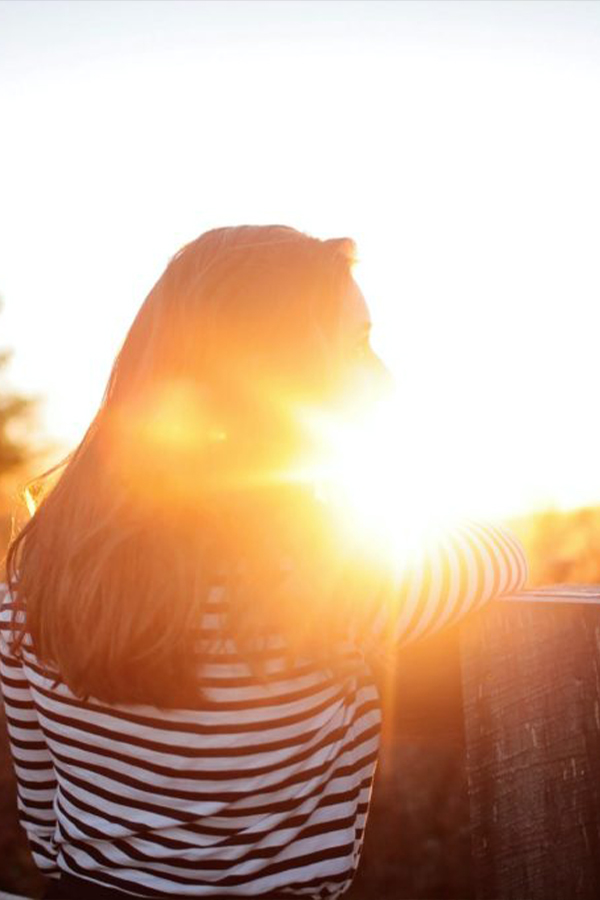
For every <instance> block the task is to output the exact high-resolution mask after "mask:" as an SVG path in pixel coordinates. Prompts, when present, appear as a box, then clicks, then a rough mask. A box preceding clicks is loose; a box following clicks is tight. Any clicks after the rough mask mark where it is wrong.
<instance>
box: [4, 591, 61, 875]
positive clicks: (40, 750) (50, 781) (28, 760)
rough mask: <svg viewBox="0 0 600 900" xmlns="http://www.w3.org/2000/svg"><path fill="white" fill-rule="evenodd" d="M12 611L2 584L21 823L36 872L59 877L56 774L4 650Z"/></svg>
mask: <svg viewBox="0 0 600 900" xmlns="http://www.w3.org/2000/svg"><path fill="white" fill-rule="evenodd" d="M11 611H12V604H11V601H10V595H9V594H8V590H7V587H6V585H5V584H1V583H0V688H1V693H2V696H3V698H4V708H5V713H6V724H7V729H8V740H9V746H10V750H11V755H12V760H13V765H14V769H15V775H16V778H17V805H18V810H19V820H20V822H21V825H22V826H23V828H24V829H25V833H26V834H27V839H28V841H29V846H30V849H31V853H32V856H33V859H34V862H35V864H36V865H37V867H38V869H40V871H41V872H42V873H43V874H44V875H48V876H50V877H58V876H59V875H60V870H59V868H58V866H57V864H56V854H57V847H56V844H55V843H54V839H53V838H54V829H55V825H56V816H55V813H54V796H55V793H56V773H55V771H54V766H53V764H52V759H51V756H50V752H49V750H48V746H47V744H46V740H45V738H44V735H43V733H42V730H41V728H40V725H39V721H38V717H37V713H36V711H35V706H34V702H33V696H32V693H31V688H30V687H29V682H28V681H27V677H26V675H25V672H24V670H23V666H22V663H21V660H20V659H19V658H18V657H15V656H13V654H11V652H10V650H9V647H8V643H7V637H8V634H9V632H10V630H11V625H10V619H11Z"/></svg>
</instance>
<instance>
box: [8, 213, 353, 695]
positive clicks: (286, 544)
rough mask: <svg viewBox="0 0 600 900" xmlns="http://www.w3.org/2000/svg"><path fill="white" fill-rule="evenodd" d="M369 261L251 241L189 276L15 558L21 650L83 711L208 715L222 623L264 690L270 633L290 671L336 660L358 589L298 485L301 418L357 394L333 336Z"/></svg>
mask: <svg viewBox="0 0 600 900" xmlns="http://www.w3.org/2000/svg"><path fill="white" fill-rule="evenodd" d="M354 252H355V247H354V243H353V242H352V241H351V240H350V239H348V238H341V239H334V240H325V241H322V240H319V239H317V238H313V237H310V236H308V235H306V234H304V233H301V232H298V231H296V230H294V229H292V228H288V227H285V226H279V225H276V226H240V227H233V228H217V229H214V230H212V231H208V232H206V233H205V234H203V235H201V236H200V237H199V238H198V239H197V240H195V241H192V242H191V243H189V244H187V245H186V246H184V247H183V248H182V249H181V250H180V251H179V252H178V253H177V254H176V255H175V256H174V257H173V258H172V259H171V261H170V263H169V265H168V266H167V268H166V270H165V271H164V273H163V275H162V276H161V277H160V278H159V280H158V282H157V283H156V284H155V286H154V287H153V288H152V290H151V291H150V293H149V294H148V296H147V297H146V299H145V301H144V303H143V304H142V306H141V308H140V310H139V312H138V314H137V316H136V317H135V319H134V321H133V324H132V325H131V327H130V329H129V332H128V334H127V336H126V338H125V341H124V343H123V345H122V347H121V350H120V352H119V353H118V355H117V357H116V359H115V361H114V364H113V367H112V370H111V374H110V378H109V381H108V384H107V387H106V390H105V393H104V396H103V399H102V402H101V404H100V408H99V409H98V412H97V414H96V415H95V417H94V419H93V421H92V423H91V425H90V426H89V428H88V430H87V432H86V434H85V436H84V437H83V439H82V441H81V442H80V444H79V445H78V446H77V448H76V449H75V450H74V451H73V452H72V453H71V454H69V455H68V456H67V457H66V459H65V460H63V461H62V463H60V464H59V466H58V467H54V468H53V469H50V470H48V471H47V472H45V473H43V474H42V475H41V476H40V477H39V478H38V479H36V486H37V490H38V492H39V495H40V497H41V500H40V502H39V504H38V506H37V508H36V510H35V513H34V514H33V516H32V517H31V518H30V519H29V521H28V522H27V524H26V525H25V526H24V527H23V528H22V530H21V531H20V533H19V534H18V535H17V536H16V537H15V538H14V540H13V541H12V542H11V544H10V547H9V550H8V554H7V560H6V568H7V579H8V583H9V588H10V591H11V593H12V595H13V597H14V598H15V603H16V609H17V611H18V612H19V617H18V621H19V622H20V623H21V625H20V627H17V628H16V629H15V630H14V643H13V647H14V649H15V651H17V652H18V651H19V650H20V647H21V644H22V643H23V640H24V637H25V633H26V632H28V633H29V635H30V636H31V641H32V646H33V648H34V650H35V653H36V655H37V658H38V660H39V661H40V662H41V663H42V664H43V665H47V666H48V667H49V669H50V671H52V670H53V671H54V673H55V674H56V673H58V674H57V678H59V679H60V680H62V681H63V682H64V683H65V684H66V685H67V686H68V687H69V688H70V689H71V690H72V691H73V693H75V694H76V695H79V696H82V697H88V696H90V695H92V696H94V697H96V698H98V699H100V700H103V701H106V702H109V703H151V704H154V705H156V706H162V707H173V706H182V705H194V704H195V703H196V702H198V701H199V699H200V697H201V694H202V692H201V680H199V677H198V672H199V668H198V666H199V662H201V660H202V658H203V657H202V652H200V651H199V648H204V651H203V652H204V653H205V655H206V654H209V653H210V652H212V650H214V648H213V647H212V644H211V642H210V640H209V636H207V633H206V632H205V630H203V624H202V623H203V622H204V621H205V614H207V613H211V612H212V611H213V610H217V613H218V615H219V616H220V622H221V627H220V628H219V629H218V634H219V635H220V639H221V641H222V642H223V641H224V642H227V641H229V640H233V641H234V642H235V646H236V647H237V648H238V649H239V651H240V652H241V653H242V654H243V655H245V657H246V658H247V660H248V662H249V663H250V665H251V666H253V667H254V668H255V670H257V671H259V670H260V672H262V673H263V675H264V667H263V668H261V663H260V660H262V659H264V656H265V648H266V647H267V644H266V643H265V642H266V641H267V639H268V635H270V634H274V633H276V634H283V635H284V636H285V637H286V646H287V647H288V650H289V648H292V649H291V650H289V652H290V654H291V655H290V659H292V658H293V656H294V654H296V656H297V655H298V654H299V653H302V652H309V651H310V652H311V653H313V654H315V655H316V656H317V657H319V656H321V657H326V656H327V654H328V653H330V648H331V647H332V645H333V643H334V639H335V637H336V636H339V634H340V633H341V631H342V629H343V625H344V622H345V619H346V616H347V612H348V610H347V604H348V597H350V595H351V593H352V592H351V590H350V581H352V584H353V585H356V579H355V575H353V576H352V578H349V576H348V572H347V570H346V568H345V563H344V558H343V554H342V553H341V552H340V551H339V548H338V547H337V546H336V542H335V539H334V537H333V530H332V527H331V523H330V521H329V518H328V512H327V509H326V507H325V506H324V505H323V504H320V503H319V502H318V501H317V500H316V499H315V497H314V493H313V492H312V491H311V490H309V489H307V486H306V485H305V484H304V483H303V481H302V478H301V477H298V474H297V469H296V468H295V466H297V464H298V461H299V460H301V459H302V458H303V455H304V456H306V454H310V450H311V448H310V439H309V438H308V437H307V435H306V433H305V431H303V429H302V427H301V425H300V424H299V417H298V416H297V415H296V412H295V411H296V410H297V409H298V408H300V406H301V405H302V404H303V403H311V402H323V400H326V399H327V398H328V397H330V396H334V395H335V392H336V390H337V389H338V388H339V384H340V379H341V378H343V360H341V359H339V358H338V356H337V354H336V350H335V341H334V340H333V335H334V332H335V329H336V327H337V322H338V317H339V315H340V309H341V303H342V297H343V293H344V291H345V290H346V289H347V286H348V284H349V279H350V278H351V266H352V263H353V260H354ZM56 471H58V472H59V473H60V474H59V477H58V478H57V477H56ZM50 476H53V477H52V478H51V477H50ZM215 586H219V587H220V588H221V595H220V597H221V600H220V601H219V603H217V604H216V605H215V604H214V602H213V601H214V594H211V590H212V589H213V588H215ZM211 598H212V600H211ZM21 611H22V613H23V614H22V615H21ZM15 624H17V620H16V619H15ZM211 648H212V649H211Z"/></svg>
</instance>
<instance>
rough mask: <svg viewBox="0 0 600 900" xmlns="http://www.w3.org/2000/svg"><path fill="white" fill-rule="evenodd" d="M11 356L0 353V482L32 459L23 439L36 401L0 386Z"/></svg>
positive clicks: (9, 352) (7, 353) (9, 351)
mask: <svg viewBox="0 0 600 900" xmlns="http://www.w3.org/2000/svg"><path fill="white" fill-rule="evenodd" d="M1 311H2V301H1V299H0V312H1ZM12 355H13V351H12V350H7V349H0V479H1V478H2V477H3V476H4V475H6V474H7V473H9V472H13V471H15V470H18V469H20V468H21V467H22V466H24V465H25V463H26V462H27V461H28V460H29V459H30V458H31V456H32V455H33V451H32V449H31V447H30V444H29V442H28V440H27V436H26V426H27V422H28V420H29V419H30V416H31V413H32V412H33V410H34V408H35V405H36V401H35V400H34V399H32V398H30V397H24V396H21V395H20V394H17V393H15V392H14V391H11V390H9V389H5V388H4V386H3V385H2V383H1V378H2V375H3V374H4V371H5V369H6V367H7V365H8V363H9V362H10V359H11V357H12Z"/></svg>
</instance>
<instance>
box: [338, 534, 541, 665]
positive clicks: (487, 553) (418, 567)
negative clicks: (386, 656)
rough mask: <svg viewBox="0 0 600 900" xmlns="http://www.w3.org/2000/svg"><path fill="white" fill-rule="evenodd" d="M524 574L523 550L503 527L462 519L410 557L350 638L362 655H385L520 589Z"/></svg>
mask: <svg viewBox="0 0 600 900" xmlns="http://www.w3.org/2000/svg"><path fill="white" fill-rule="evenodd" d="M527 574H528V572H527V559H526V557H525V552H524V550H523V547H522V546H521V544H520V543H519V541H518V540H517V538H516V537H514V535H512V534H511V533H510V532H509V531H508V530H507V529H506V528H504V527H501V526H499V525H490V524H487V523H483V522H473V521H470V520H465V521H463V522H461V523H460V524H458V525H456V526H455V527H454V528H452V529H451V530H448V531H439V532H438V533H437V535H436V536H434V537H431V538H430V539H429V540H428V541H427V542H426V543H424V544H423V545H422V546H421V547H420V548H419V549H417V550H416V551H415V552H414V553H413V554H412V555H411V556H410V558H409V559H408V560H407V562H406V564H405V565H404V566H403V567H402V568H401V571H400V574H399V575H398V576H397V577H396V578H395V579H392V581H391V584H388V586H387V587H386V589H385V590H384V591H382V594H381V595H380V597H379V598H378V600H377V602H375V603H373V604H367V605H366V607H365V609H364V610H363V611H362V614H361V615H360V616H359V617H358V618H357V620H356V623H355V629H354V635H353V638H354V640H355V642H356V643H357V644H358V645H359V646H360V647H361V648H362V649H363V650H364V651H365V652H366V653H368V652H371V653H374V654H376V655H379V654H380V653H381V652H383V653H385V652H386V650H387V651H389V650H392V649H395V648H397V647H399V646H403V645H405V644H409V643H411V642H412V641H415V640H417V639H419V638H422V637H427V636H429V635H431V634H434V633H435V632H437V631H439V630H440V629H441V628H444V627H445V626H446V625H450V624H454V623H455V622H457V621H458V620H459V619H462V618H463V617H464V616H465V615H467V613H469V612H471V611H473V610H476V609H479V608H480V607H482V606H483V605H484V604H485V603H488V602H489V601H490V600H494V599H495V598H498V597H502V596H506V595H509V594H514V593H516V592H518V591H521V590H523V588H524V586H525V583H526V581H527Z"/></svg>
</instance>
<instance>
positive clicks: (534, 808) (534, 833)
mask: <svg viewBox="0 0 600 900" xmlns="http://www.w3.org/2000/svg"><path fill="white" fill-rule="evenodd" d="M460 640H461V669H462V682H463V699H464V717H465V740H466V751H467V777H468V785H469V798H470V808H471V825H472V846H473V864H474V876H475V884H476V889H477V897H478V898H480V900H483V898H495V900H513V898H514V900H571V898H573V900H575V898H576V900H598V898H599V897H600V586H595V587H584V586H580V585H572V586H570V587H569V586H564V585H562V586H557V587H550V588H544V589H541V590H536V591H525V592H523V593H522V594H520V595H518V596H516V597H514V598H511V599H507V600H501V601H496V602H495V603H493V604H490V605H489V606H488V607H487V608H485V609H483V610H481V612H480V613H478V614H477V615H475V616H473V617H472V618H471V619H469V620H467V621H466V622H465V624H464V625H463V626H462V629H461V639H460Z"/></svg>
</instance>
